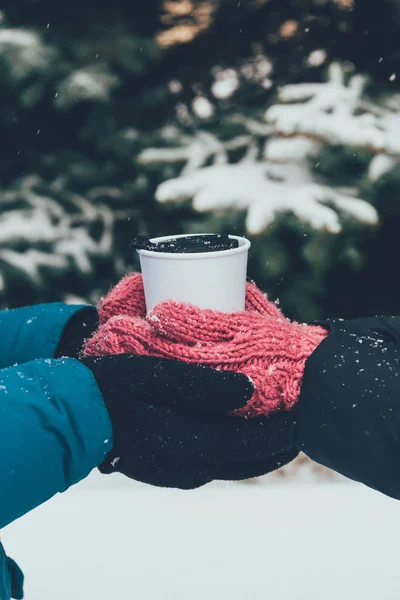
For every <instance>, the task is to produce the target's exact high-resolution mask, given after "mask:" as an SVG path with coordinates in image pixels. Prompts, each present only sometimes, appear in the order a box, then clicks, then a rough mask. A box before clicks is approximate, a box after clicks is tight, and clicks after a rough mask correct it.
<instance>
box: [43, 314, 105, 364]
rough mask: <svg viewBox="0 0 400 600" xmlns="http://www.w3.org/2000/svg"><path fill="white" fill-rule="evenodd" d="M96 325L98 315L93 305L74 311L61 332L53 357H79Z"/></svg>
mask: <svg viewBox="0 0 400 600" xmlns="http://www.w3.org/2000/svg"><path fill="white" fill-rule="evenodd" d="M98 325H99V315H98V312H97V310H96V308H95V307H94V306H88V307H86V308H83V309H82V310H79V311H78V312H76V313H75V314H74V315H73V316H72V317H71V318H70V320H69V321H68V323H67V325H66V327H65V329H64V331H63V332H62V335H61V338H60V341H59V343H58V346H57V349H56V352H55V355H54V358H61V357H62V356H68V357H69V358H79V357H80V356H81V355H82V351H83V345H84V343H85V341H86V340H87V339H88V338H90V337H91V336H92V335H93V333H94V331H95V330H96V329H97V327H98Z"/></svg>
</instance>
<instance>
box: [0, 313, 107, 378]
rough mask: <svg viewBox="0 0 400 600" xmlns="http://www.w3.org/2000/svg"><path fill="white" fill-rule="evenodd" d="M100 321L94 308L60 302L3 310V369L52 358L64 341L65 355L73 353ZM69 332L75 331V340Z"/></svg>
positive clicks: (0, 326)
mask: <svg viewBox="0 0 400 600" xmlns="http://www.w3.org/2000/svg"><path fill="white" fill-rule="evenodd" d="M97 321H98V317H97V310H96V309H95V308H94V307H92V306H86V305H68V304H63V303H61V302H60V303H52V304H37V305H35V306H28V307H26V308H15V309H10V310H2V311H0V339H1V340H2V341H1V344H0V369H2V368H5V367H10V366H12V365H15V364H22V363H25V362H29V361H31V360H35V359H36V358H53V357H54V356H55V355H56V354H57V351H58V349H59V346H60V343H61V342H60V341H61V340H63V343H62V345H63V347H64V348H65V349H66V352H65V354H67V355H68V356H73V355H74V350H78V345H80V346H82V343H83V339H84V337H89V336H90V335H91V334H92V332H93V330H94V328H95V327H96V326H97ZM70 331H73V336H72V339H71V335H70V333H69V332H70ZM63 338H64V339H63ZM75 343H76V344H77V346H76V348H75V347H74V344H75Z"/></svg>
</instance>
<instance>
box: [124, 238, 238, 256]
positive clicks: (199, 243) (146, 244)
mask: <svg viewBox="0 0 400 600" xmlns="http://www.w3.org/2000/svg"><path fill="white" fill-rule="evenodd" d="M238 246H239V241H238V240H236V239H233V238H230V237H229V236H228V235H226V234H219V233H212V234H200V235H186V236H184V237H179V238H170V239H169V240H166V241H164V242H151V241H150V239H149V238H147V237H144V236H139V237H136V238H134V239H133V240H132V241H131V243H130V244H129V247H130V248H134V249H135V250H151V251H152V252H164V253H167V254H195V253H200V252H218V251H222V250H231V249H232V248H238Z"/></svg>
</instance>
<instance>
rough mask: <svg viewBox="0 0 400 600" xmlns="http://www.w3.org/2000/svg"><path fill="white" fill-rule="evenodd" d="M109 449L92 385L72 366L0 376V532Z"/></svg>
mask: <svg viewBox="0 0 400 600" xmlns="http://www.w3.org/2000/svg"><path fill="white" fill-rule="evenodd" d="M112 447H113V431H112V426H111V421H110V418H109V416H108V412H107V410H106V407H105V405H104V402H103V399H102V395H101V393H100V390H99V388H98V386H97V384H96V381H95V379H94V377H93V375H92V373H91V372H90V370H89V369H87V368H86V367H85V366H84V365H82V364H81V363H80V362H79V361H77V360H74V359H58V360H50V359H45V360H36V361H31V362H28V363H26V364H24V365H21V366H15V367H10V368H7V369H3V370H1V371H0V529H1V528H3V527H5V526H6V525H8V524H9V523H11V522H12V521H14V520H15V519H17V518H18V517H20V516H22V515H23V514H25V513H27V512H28V511H30V510H32V509H33V508H35V507H36V506H38V505H40V504H42V503H43V502H45V501H46V500H48V499H49V498H51V497H52V496H54V495H55V494H56V493H57V492H63V491H65V490H66V489H68V488H69V487H70V486H72V485H73V484H75V483H77V482H78V481H80V480H81V479H83V478H84V477H86V476H87V475H88V474H89V473H90V471H91V470H92V469H94V468H95V467H96V466H97V465H99V464H100V463H101V462H102V461H103V460H104V459H105V457H106V455H107V454H108V453H109V452H110V450H111V449H112Z"/></svg>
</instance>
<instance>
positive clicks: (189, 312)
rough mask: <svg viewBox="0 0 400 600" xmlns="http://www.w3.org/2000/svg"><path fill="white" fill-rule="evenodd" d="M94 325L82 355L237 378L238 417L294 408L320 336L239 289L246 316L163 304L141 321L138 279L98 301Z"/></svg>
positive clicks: (251, 290) (250, 288)
mask: <svg viewBox="0 0 400 600" xmlns="http://www.w3.org/2000/svg"><path fill="white" fill-rule="evenodd" d="M99 312H100V321H101V323H102V325H101V326H100V328H99V330H98V331H97V332H96V333H95V335H94V336H93V337H92V338H91V339H90V340H89V341H88V343H87V345H86V349H85V353H86V355H91V356H93V355H104V354H120V353H132V354H145V355H151V356H160V357H166V358H174V359H179V360H182V361H185V362H191V363H200V364H204V365H207V366H209V367H214V368H217V369H226V370H232V371H237V372H241V373H244V374H245V375H247V376H249V377H250V378H251V379H252V380H253V382H254V385H255V392H254V394H253V397H252V398H251V400H250V401H249V403H248V404H247V406H246V407H245V408H244V409H240V410H239V411H236V414H240V415H241V416H261V415H267V414H270V413H272V412H276V411H278V410H289V409H291V408H292V407H293V406H294V405H295V403H296V401H297V400H298V397H299V394H300V388H301V381H302V377H303V373H304V368H305V362H306V360H307V358H308V357H309V356H310V354H311V353H312V352H313V351H314V350H315V349H316V347H317V346H318V345H319V343H320V342H321V341H322V340H323V339H324V338H325V337H326V336H327V335H328V334H327V331H326V330H325V329H324V328H322V327H319V326H312V325H301V324H299V323H296V322H290V321H289V320H288V319H286V318H285V317H284V316H283V315H282V313H281V311H280V310H279V309H278V307H277V306H276V305H275V304H274V303H272V302H270V301H269V300H268V298H267V297H266V296H265V295H264V294H262V293H261V292H260V290H258V288H257V287H256V286H255V285H254V284H251V283H249V284H247V288H246V310H245V311H242V312H235V313H230V314H226V313H221V312H215V311H211V310H200V309H198V308H196V307H194V306H191V305H188V304H183V303H177V302H172V301H170V302H163V303H161V304H159V305H158V306H156V307H155V309H154V310H153V311H152V312H151V313H150V315H148V316H147V317H146V316H145V305H144V295H143V287H142V281H141V276H140V275H139V274H134V275H131V276H128V277H125V278H124V279H123V280H122V281H121V282H120V283H119V285H118V286H117V287H116V288H115V289H114V290H112V291H111V292H110V294H109V295H108V296H107V297H106V298H105V299H104V300H103V302H102V304H101V306H100V308H99Z"/></svg>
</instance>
